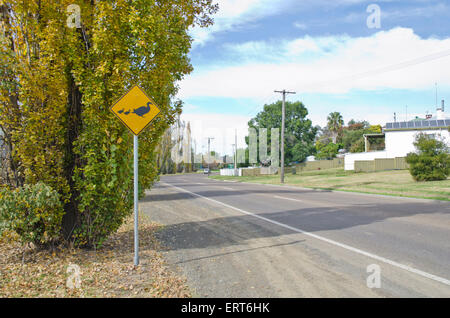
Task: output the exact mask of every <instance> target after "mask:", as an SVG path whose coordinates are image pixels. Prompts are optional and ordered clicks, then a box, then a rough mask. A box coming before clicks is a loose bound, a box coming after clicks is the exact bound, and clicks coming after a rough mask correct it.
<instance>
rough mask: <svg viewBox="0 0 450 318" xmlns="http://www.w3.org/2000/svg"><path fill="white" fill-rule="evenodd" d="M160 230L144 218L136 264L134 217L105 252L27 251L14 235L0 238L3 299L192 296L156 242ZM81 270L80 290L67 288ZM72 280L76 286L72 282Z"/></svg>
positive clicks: (109, 243) (32, 249)
mask: <svg viewBox="0 0 450 318" xmlns="http://www.w3.org/2000/svg"><path fill="white" fill-rule="evenodd" d="M159 229H160V226H159V225H157V224H155V223H152V222H150V220H149V219H148V217H146V216H142V217H141V218H140V225H139V231H140V232H139V238H140V258H141V263H140V265H139V266H138V267H137V268H134V266H133V256H134V243H133V220H132V218H130V219H129V220H128V221H127V222H126V223H124V224H123V225H122V227H121V228H120V229H119V231H118V232H117V233H115V234H113V235H112V236H111V237H110V238H109V239H108V241H107V242H106V243H105V244H104V247H102V248H101V249H99V250H97V251H94V250H86V249H70V248H58V249H56V250H54V251H48V250H40V251H39V250H36V249H35V248H30V247H26V248H24V247H23V246H22V245H21V244H20V243H19V242H18V239H17V237H16V236H15V235H14V234H13V233H8V234H6V235H3V236H2V237H0V297H190V296H191V292H190V291H189V289H188V287H187V286H186V282H185V279H184V278H181V277H179V276H178V275H177V274H175V273H174V272H173V271H171V269H170V268H169V265H168V264H167V263H166V262H165V260H164V258H163V257H162V254H161V253H160V252H159V250H160V245H159V243H158V241H157V240H156V239H155V236H154V234H155V232H156V231H158V230H159ZM71 264H76V265H78V266H79V268H80V279H81V284H80V288H74V289H70V288H68V287H67V281H68V279H71V278H73V275H74V272H68V269H69V265H71ZM72 282H76V281H75V280H72Z"/></svg>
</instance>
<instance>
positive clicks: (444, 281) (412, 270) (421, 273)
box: [164, 182, 450, 286]
mask: <svg viewBox="0 0 450 318" xmlns="http://www.w3.org/2000/svg"><path fill="white" fill-rule="evenodd" d="M164 183H165V182H164ZM165 184H167V185H169V186H171V187H173V188H175V189H178V190H180V191H183V192H186V193H189V194H191V195H193V196H196V197H199V198H202V199H205V200H208V201H211V202H214V203H216V204H220V205H222V206H224V207H227V208H230V209H233V210H236V211H239V212H241V213H243V214H246V215H250V216H253V217H255V218H258V219H261V220H264V221H266V222H269V223H272V224H275V225H278V226H281V227H284V228H286V229H289V230H291V231H294V232H297V233H302V234H304V235H308V236H310V237H313V238H315V239H318V240H321V241H324V242H327V243H329V244H332V245H335V246H339V247H342V248H344V249H346V250H349V251H352V252H354V253H357V254H361V255H364V256H367V257H369V258H372V259H375V260H377V261H380V262H383V263H386V264H389V265H392V266H395V267H398V268H400V269H403V270H405V271H408V272H410V273H414V274H417V275H419V276H422V277H425V278H428V279H432V280H434V281H437V282H439V283H442V284H445V285H448V286H450V280H448V279H446V278H443V277H440V276H436V275H433V274H430V273H427V272H424V271H422V270H420V269H416V268H414V267H411V266H407V265H404V264H401V263H398V262H396V261H392V260H390V259H387V258H385V257H382V256H378V255H375V254H372V253H369V252H366V251H363V250H361V249H358V248H355V247H352V246H349V245H347V244H343V243H339V242H336V241H333V240H330V239H327V238H325V237H323V236H319V235H317V234H313V233H310V232H307V231H304V230H301V229H298V228H295V227H293V226H290V225H287V224H283V223H280V222H277V221H274V220H271V219H268V218H265V217H263V216H261V215H257V214H254V213H251V212H248V211H245V210H242V209H239V208H236V207H234V206H231V205H229V204H226V203H223V202H220V201H217V200H214V199H211V198H207V197H204V196H202V195H200V194H197V193H194V192H191V191H189V190H186V189H183V188H179V187H177V186H174V185H172V184H169V183H165Z"/></svg>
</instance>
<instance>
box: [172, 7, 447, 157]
mask: <svg viewBox="0 0 450 318" xmlns="http://www.w3.org/2000/svg"><path fill="white" fill-rule="evenodd" d="M216 2H218V3H219V7H220V9H219V12H218V14H217V15H216V16H215V25H214V26H212V27H210V28H208V29H193V30H191V34H192V36H193V38H194V42H193V49H192V51H191V53H190V57H191V61H192V64H193V66H194V72H193V73H191V74H190V75H189V76H186V78H185V79H184V80H183V81H182V82H180V88H181V89H180V92H179V96H178V97H179V98H181V99H182V100H183V101H184V103H185V107H184V111H183V115H182V118H183V119H184V120H186V121H190V122H191V125H193V126H195V127H194V130H195V133H194V138H195V139H196V140H197V143H198V151H200V147H202V146H203V147H204V145H205V141H206V138H205V137H207V136H214V137H215V140H214V147H215V148H214V149H215V150H217V151H219V152H222V153H230V152H231V143H233V142H234V141H233V139H234V131H235V129H238V136H239V141H238V144H239V145H240V146H243V145H244V142H243V140H244V139H243V137H244V135H245V134H246V123H247V121H248V120H249V119H250V118H251V117H253V116H255V115H256V114H257V112H258V111H260V110H261V109H262V107H263V105H264V104H267V103H272V102H275V101H277V100H278V99H280V95H279V94H276V93H274V92H273V91H274V90H280V89H284V88H285V89H289V90H293V91H295V92H297V94H296V95H289V96H288V100H290V101H297V100H300V101H302V102H303V103H304V104H305V106H306V107H307V108H308V110H309V114H310V115H309V118H310V119H311V120H312V121H313V124H315V125H321V126H323V125H324V124H325V123H326V117H327V115H328V114H329V113H330V112H333V111H339V112H341V113H342V114H343V116H344V120H345V121H346V122H348V121H349V120H350V119H352V118H354V119H359V120H368V121H369V122H371V123H372V124H382V125H384V124H385V123H386V122H387V121H391V120H392V118H393V113H394V112H396V113H397V118H398V119H400V120H405V119H407V118H408V119H412V118H413V117H414V116H424V114H425V112H427V111H429V112H430V113H434V112H435V106H434V105H435V83H436V82H437V83H438V99H439V103H440V100H441V99H445V100H446V101H448V103H449V102H450V76H449V73H448V70H450V3H449V1H444V0H399V1H394V0H384V1H364V0H314V1H303V0H279V1H276V0H219V1H216ZM369 5H377V6H378V8H379V9H380V13H381V15H380V22H381V25H380V27H379V28H370V27H369V26H368V23H367V19H368V18H369V19H370V21H375V20H373V19H372V18H373V17H374V15H373V14H374V11H369V12H368V10H367V9H368V7H369ZM370 21H369V22H370ZM227 131H228V133H227ZM231 132H233V133H232V135H230V134H231Z"/></svg>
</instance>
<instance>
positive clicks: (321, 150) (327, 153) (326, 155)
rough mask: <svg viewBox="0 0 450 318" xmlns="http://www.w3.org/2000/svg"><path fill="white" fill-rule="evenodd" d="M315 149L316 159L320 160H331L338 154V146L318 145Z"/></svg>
mask: <svg viewBox="0 0 450 318" xmlns="http://www.w3.org/2000/svg"><path fill="white" fill-rule="evenodd" d="M316 147H317V148H316V149H317V151H318V152H317V155H316V159H319V160H322V159H333V158H334V157H336V155H337V154H338V153H339V148H340V145H339V144H334V143H332V142H330V143H329V144H328V145H323V144H321V143H318V144H317V145H316Z"/></svg>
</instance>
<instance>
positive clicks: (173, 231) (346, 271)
mask: <svg viewBox="0 0 450 318" xmlns="http://www.w3.org/2000/svg"><path fill="white" fill-rule="evenodd" d="M140 207H141V211H143V212H144V213H146V214H148V215H149V216H150V217H151V219H152V220H154V221H156V222H159V223H161V224H163V225H165V227H164V229H163V230H162V231H161V232H160V233H159V234H158V237H159V239H160V240H161V241H162V244H163V246H164V248H165V253H166V258H167V259H168V261H169V262H170V263H171V264H173V266H174V268H176V269H177V270H179V271H180V272H181V273H182V274H184V275H185V276H186V277H187V280H188V284H189V285H190V287H191V288H192V289H193V291H194V295H195V296H198V297H450V203H448V202H438V201H427V200H419V199H417V200H416V199H407V198H395V197H385V196H375V195H363V194H356V193H346V192H331V191H315V190H309V189H299V188H292V187H281V186H268V185H257V184H247V183H236V182H233V183H232V182H224V181H217V180H212V179H208V178H207V177H206V176H204V175H200V174H186V175H177V176H164V177H162V178H161V182H159V183H158V184H156V185H155V187H154V188H153V189H152V190H151V191H150V192H148V193H147V196H146V197H145V198H144V199H143V200H141V202H140ZM370 266H375V268H377V267H378V268H379V269H380V272H379V273H380V275H379V276H377V273H376V272H373V267H370ZM368 270H369V271H368ZM378 277H379V278H380V279H379V281H377V278H378ZM368 281H369V283H370V282H371V283H372V284H369V285H368ZM378 282H379V285H378V284H377V283H378Z"/></svg>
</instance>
